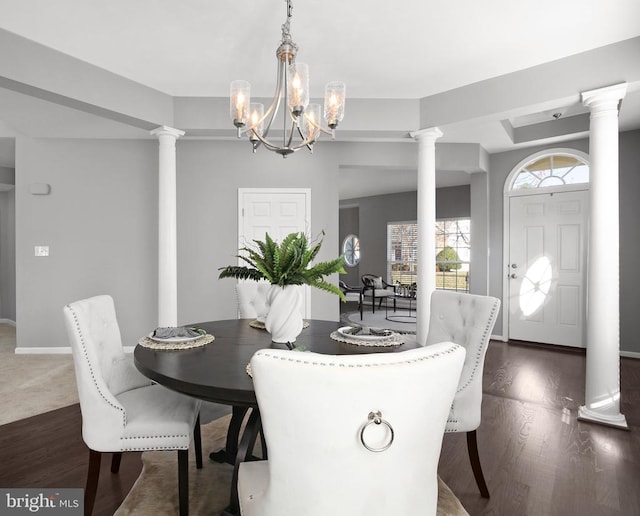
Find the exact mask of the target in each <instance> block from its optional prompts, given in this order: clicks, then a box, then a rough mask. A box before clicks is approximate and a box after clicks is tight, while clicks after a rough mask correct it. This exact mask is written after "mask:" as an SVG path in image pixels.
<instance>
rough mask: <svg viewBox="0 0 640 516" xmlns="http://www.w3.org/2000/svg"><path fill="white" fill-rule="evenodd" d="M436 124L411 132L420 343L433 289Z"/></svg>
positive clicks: (437, 134)
mask: <svg viewBox="0 0 640 516" xmlns="http://www.w3.org/2000/svg"><path fill="white" fill-rule="evenodd" d="M441 136H442V131H440V129H438V128H437V127H430V128H428V129H421V130H419V131H414V132H412V133H411V137H412V138H414V139H415V140H417V141H418V144H419V150H418V281H417V284H418V310H417V314H416V315H417V319H416V321H417V326H416V339H417V341H418V342H419V343H422V344H424V343H425V342H426V340H427V333H428V332H429V313H430V305H431V293H432V292H433V291H434V290H435V289H436V272H435V271H436V235H435V234H436V232H435V228H436V140H437V139H438V138H440V137H441Z"/></svg>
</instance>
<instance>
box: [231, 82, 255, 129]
mask: <svg viewBox="0 0 640 516" xmlns="http://www.w3.org/2000/svg"><path fill="white" fill-rule="evenodd" d="M230 90H231V93H230V96H229V99H230V102H229V107H230V109H231V111H230V116H231V120H233V125H235V126H236V127H237V128H238V129H240V128H241V127H244V126H245V124H246V123H247V119H248V118H249V103H250V101H251V85H250V84H249V83H248V82H247V81H242V80H238V81H233V82H232V83H231V88H230Z"/></svg>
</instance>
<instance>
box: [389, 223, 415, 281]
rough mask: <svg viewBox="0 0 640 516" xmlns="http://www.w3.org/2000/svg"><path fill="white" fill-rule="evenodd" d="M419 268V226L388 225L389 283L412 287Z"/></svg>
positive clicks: (409, 224)
mask: <svg viewBox="0 0 640 516" xmlns="http://www.w3.org/2000/svg"><path fill="white" fill-rule="evenodd" d="M417 267H418V225H417V224H416V223H415V222H395V223H390V224H387V278H388V279H387V282H388V283H392V284H396V283H399V284H400V285H411V284H412V283H415V282H416V274H417Z"/></svg>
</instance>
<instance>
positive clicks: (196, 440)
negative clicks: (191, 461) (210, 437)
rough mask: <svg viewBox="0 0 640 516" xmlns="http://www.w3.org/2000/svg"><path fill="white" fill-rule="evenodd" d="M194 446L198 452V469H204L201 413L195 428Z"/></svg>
mask: <svg viewBox="0 0 640 516" xmlns="http://www.w3.org/2000/svg"><path fill="white" fill-rule="evenodd" d="M193 446H194V449H195V452H196V468H198V469H202V435H201V433H200V413H198V417H197V418H196V425H195V426H194V427H193Z"/></svg>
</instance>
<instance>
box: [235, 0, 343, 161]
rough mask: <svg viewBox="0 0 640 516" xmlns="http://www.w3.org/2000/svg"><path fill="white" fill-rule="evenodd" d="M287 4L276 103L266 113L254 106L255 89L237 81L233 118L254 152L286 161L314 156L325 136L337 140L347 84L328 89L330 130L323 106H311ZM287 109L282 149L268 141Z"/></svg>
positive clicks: (306, 74) (305, 70) (306, 69)
mask: <svg viewBox="0 0 640 516" xmlns="http://www.w3.org/2000/svg"><path fill="white" fill-rule="evenodd" d="M285 1H286V2H287V21H286V22H285V23H284V24H283V25H282V41H281V42H280V45H279V46H278V49H277V50H276V56H277V57H278V80H277V83H276V91H275V95H274V96H273V101H272V102H271V105H270V106H269V108H268V109H267V110H266V111H265V110H264V105H263V104H259V103H251V85H250V84H249V83H248V82H247V81H243V80H237V81H233V82H232V83H231V94H230V97H229V100H230V115H231V119H232V120H233V125H235V126H236V128H237V131H238V138H242V136H243V135H246V136H248V138H249V141H250V142H251V144H252V146H253V152H254V153H255V152H256V150H257V149H258V147H259V146H260V145H263V146H264V147H265V148H267V149H269V150H271V151H274V152H277V153H278V154H280V155H281V156H282V157H284V158H286V157H287V156H288V155H289V154H292V153H294V152H296V151H298V150H300V149H302V148H303V147H307V148H308V149H309V151H311V152H312V153H313V144H314V143H316V141H317V140H318V138H319V137H320V134H321V133H325V134H328V135H331V137H332V138H334V137H335V128H336V127H337V126H338V123H339V122H340V121H342V119H343V117H344V102H345V90H346V87H345V84H344V83H343V82H337V81H336V82H330V83H328V84H327V85H326V87H325V94H324V119H325V121H326V122H327V126H328V128H329V129H325V128H324V127H322V125H321V123H322V122H321V120H320V104H309V67H308V66H307V65H306V64H304V63H297V62H296V53H297V52H298V46H297V45H296V44H295V43H294V42H293V40H292V39H291V32H290V25H291V15H292V12H293V6H292V5H291V0H285ZM282 102H284V103H285V104H286V109H285V113H284V118H283V131H284V134H283V137H282V142H281V143H280V145H278V144H276V143H273V142H272V141H270V140H269V139H268V135H269V130H270V129H271V124H272V123H273V121H274V119H275V118H276V114H277V113H278V109H279V108H280V104H281V103H282Z"/></svg>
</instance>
